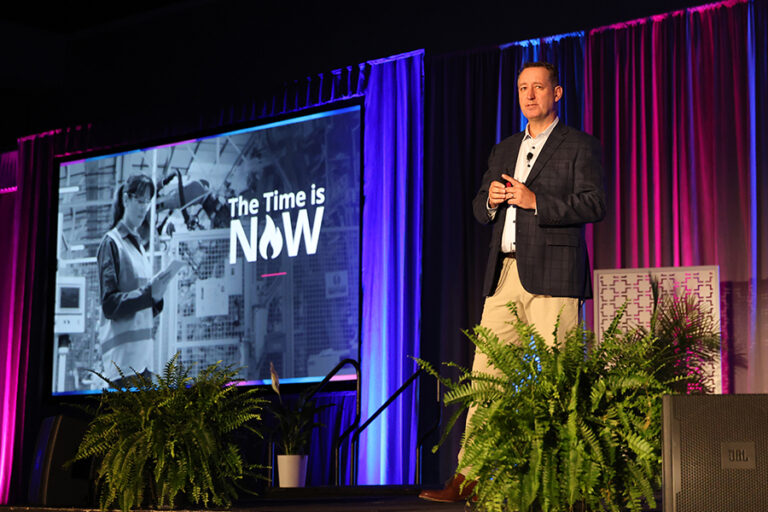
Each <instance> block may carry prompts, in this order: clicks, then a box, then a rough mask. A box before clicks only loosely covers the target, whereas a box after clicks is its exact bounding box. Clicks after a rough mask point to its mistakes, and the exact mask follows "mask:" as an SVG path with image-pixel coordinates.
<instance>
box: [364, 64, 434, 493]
mask: <svg viewBox="0 0 768 512" xmlns="http://www.w3.org/2000/svg"><path fill="white" fill-rule="evenodd" d="M369 64H370V65H371V72H370V77H369V81H368V88H367V90H366V95H365V112H364V123H365V137H364V141H363V155H364V157H363V159H364V163H363V169H364V170H363V174H364V180H363V182H364V185H363V194H364V196H365V200H364V204H363V261H362V265H363V269H362V283H363V318H362V334H361V336H362V346H361V350H360V352H361V361H360V364H361V367H362V370H363V391H362V394H363V397H362V410H363V415H362V416H363V421H364V420H365V419H367V418H369V417H370V416H371V415H372V414H373V413H374V412H375V411H376V409H378V408H379V406H380V405H382V404H383V403H384V402H385V401H386V400H387V399H388V398H389V397H390V395H392V393H393V392H394V391H396V390H397V388H399V387H400V385H402V384H403V383H404V382H405V381H406V379H408V377H410V376H411V374H412V373H414V372H415V371H416V365H415V363H414V362H413V360H412V359H410V358H409V356H413V357H418V356H419V327H420V326H419V318H420V302H419V301H420V299H421V243H422V242H421V240H422V231H421V229H422V228H421V226H422V195H423V189H422V182H423V170H422V161H423V146H422V141H423V136H424V133H423V126H424V99H423V90H424V51H423V50H419V51H416V52H412V53H410V54H404V55H398V56H396V57H392V58H389V59H383V60H379V61H373V62H370V63H369ZM417 406H418V402H417V400H416V388H415V387H411V388H409V389H408V391H407V392H406V393H404V395H401V396H400V398H398V399H397V401H396V402H394V403H393V404H392V405H391V406H390V407H389V408H388V409H387V410H385V411H384V412H383V413H382V415H381V416H380V417H379V418H377V419H376V421H374V422H373V423H371V425H370V427H369V428H368V429H367V430H366V431H365V432H364V434H363V435H362V436H361V438H360V457H359V464H360V466H359V467H360V471H359V480H358V483H359V484H360V485H366V484H369V485H373V484H379V485H380V484H404V483H409V482H412V481H413V477H414V470H415V460H414V457H413V454H414V450H415V448H416V436H417V431H416V419H417V418H418V414H417Z"/></svg>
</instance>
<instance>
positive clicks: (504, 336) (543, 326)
mask: <svg viewBox="0 0 768 512" xmlns="http://www.w3.org/2000/svg"><path fill="white" fill-rule="evenodd" d="M509 302H513V303H515V304H517V314H518V315H519V316H520V320H522V321H523V322H526V323H529V324H531V325H533V326H534V327H535V328H536V330H537V331H538V332H539V334H541V336H542V337H543V338H544V340H545V341H546V342H547V345H549V346H552V345H554V341H555V336H554V330H555V322H556V321H557V315H558V314H559V315H560V328H559V329H558V332H557V339H558V341H560V342H562V341H563V340H564V339H565V335H566V333H567V332H568V331H570V330H571V329H573V328H574V327H576V325H577V324H578V322H579V299H574V298H572V297H552V296H550V295H533V294H531V293H529V292H528V291H526V290H525V288H523V285H522V284H521V283H520V276H519V275H518V273H517V260H515V258H509V257H507V258H504V260H503V262H502V267H501V273H500V274H499V282H498V284H497V285H496V291H495V292H494V294H493V295H491V296H489V297H486V299H485V304H484V305H483V317H482V318H481V319H480V325H482V326H483V327H487V328H488V329H490V330H491V331H493V332H494V333H495V334H496V335H497V336H498V337H499V339H500V340H512V339H514V337H515V329H514V326H513V325H512V322H513V321H514V317H513V316H512V313H511V312H510V311H509V308H507V303H509ZM561 311H562V312H561ZM472 371H473V372H475V371H480V372H485V373H490V374H498V373H499V372H498V370H497V369H496V368H495V367H493V366H489V364H488V357H487V356H486V355H485V354H483V353H482V352H479V351H475V359H474V361H473V363H472ZM474 412H475V407H471V408H470V409H469V411H467V422H466V426H469V420H470V419H471V418H472V415H473V414H474ZM465 432H466V428H465ZM462 455H464V446H463V443H462V446H461V449H460V450H459V460H461V457H462ZM468 469H469V468H465V469H464V470H463V472H464V473H466V471H467V470H468Z"/></svg>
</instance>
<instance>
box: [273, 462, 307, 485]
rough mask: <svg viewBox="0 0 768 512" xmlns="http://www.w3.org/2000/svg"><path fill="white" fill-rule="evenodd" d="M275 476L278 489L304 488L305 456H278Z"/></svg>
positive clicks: (305, 476)
mask: <svg viewBox="0 0 768 512" xmlns="http://www.w3.org/2000/svg"><path fill="white" fill-rule="evenodd" d="M277 476H278V480H279V482H280V487H304V483H305V482H306V480H307V456H306V455H278V456H277Z"/></svg>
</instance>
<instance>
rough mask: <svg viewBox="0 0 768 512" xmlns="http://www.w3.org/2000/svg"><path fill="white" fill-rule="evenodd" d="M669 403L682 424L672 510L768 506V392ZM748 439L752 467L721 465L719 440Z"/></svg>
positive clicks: (746, 510)
mask: <svg viewBox="0 0 768 512" xmlns="http://www.w3.org/2000/svg"><path fill="white" fill-rule="evenodd" d="M673 403H674V417H675V419H676V420H677V421H679V429H680V430H679V432H680V440H679V441H680V445H679V446H680V454H679V457H680V458H679V461H680V462H679V464H680V466H679V475H680V488H679V489H676V491H677V510H676V511H675V512H751V511H755V512H757V511H759V512H765V511H766V510H768V395H719V396H718V395H700V396H676V397H674V400H673ZM752 442H753V443H754V448H755V450H754V458H755V460H754V464H753V467H754V469H729V468H724V467H723V465H724V462H723V460H722V449H723V443H752ZM728 446H729V445H726V448H727V447H728ZM726 452H727V451H726ZM751 463H752V461H750V464H751ZM675 469H676V470H677V468H675Z"/></svg>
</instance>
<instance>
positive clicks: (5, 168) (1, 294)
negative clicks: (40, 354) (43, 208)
mask: <svg viewBox="0 0 768 512" xmlns="http://www.w3.org/2000/svg"><path fill="white" fill-rule="evenodd" d="M17 170H18V152H17V151H11V152H8V153H3V154H1V155H0V219H2V222H0V225H2V226H3V227H2V228H0V239H1V240H3V246H4V247H5V248H6V249H4V250H0V269H10V268H13V267H14V266H15V254H16V253H15V251H13V250H12V248H13V247H15V246H16V237H17V236H18V230H17V229H16V223H15V222H14V220H15V219H16V213H15V210H16V203H17V199H16V198H17V187H16V180H17ZM0 276H1V277H0V503H6V502H7V500H8V488H9V483H10V479H11V465H12V454H13V439H14V433H15V431H16V399H17V396H18V386H19V382H18V378H17V375H18V368H19V361H20V360H21V357H20V355H19V351H20V349H21V347H20V346H19V344H14V343H9V342H8V340H11V339H12V335H13V311H14V310H15V308H14V305H15V303H16V301H15V298H14V297H15V291H16V286H15V284H16V280H15V273H12V272H2V273H0Z"/></svg>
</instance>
